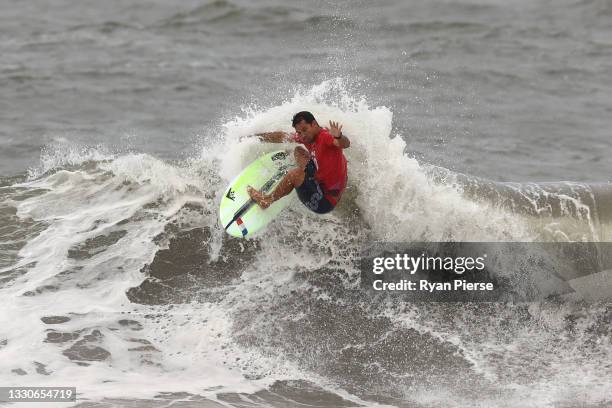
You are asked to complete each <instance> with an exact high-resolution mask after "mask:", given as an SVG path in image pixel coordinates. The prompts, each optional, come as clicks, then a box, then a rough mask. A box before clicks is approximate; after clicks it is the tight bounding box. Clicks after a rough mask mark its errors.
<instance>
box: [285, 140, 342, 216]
mask: <svg viewBox="0 0 612 408" xmlns="http://www.w3.org/2000/svg"><path fill="white" fill-rule="evenodd" d="M291 138H292V140H293V141H295V142H297V143H301V144H303V145H304V146H306V149H308V151H309V152H310V156H311V158H312V160H313V161H314V163H315V166H316V167H317V171H316V173H315V179H316V180H317V181H318V182H319V185H320V186H321V188H322V189H323V195H324V196H325V198H327V199H328V200H329V202H330V203H332V205H334V206H335V205H336V204H337V203H338V201H339V200H340V196H341V195H342V192H343V191H344V187H346V178H347V171H346V158H345V157H344V153H342V149H341V148H340V147H337V146H336V145H334V137H333V136H332V135H331V134H330V133H329V131H328V130H327V129H325V128H321V130H320V131H319V134H318V135H317V136H316V137H315V140H314V142H312V143H304V141H303V140H302V137H301V136H300V135H298V134H297V133H294V134H293V135H292V137H291Z"/></svg>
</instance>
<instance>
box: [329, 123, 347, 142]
mask: <svg viewBox="0 0 612 408" xmlns="http://www.w3.org/2000/svg"><path fill="white" fill-rule="evenodd" d="M329 133H330V134H331V135H332V136H333V137H334V145H335V146H337V147H339V148H341V149H346V148H347V147H349V146H350V145H351V141H350V140H349V139H348V137H346V136H344V135H343V134H342V125H341V124H340V123H339V122H332V121H331V120H330V121H329Z"/></svg>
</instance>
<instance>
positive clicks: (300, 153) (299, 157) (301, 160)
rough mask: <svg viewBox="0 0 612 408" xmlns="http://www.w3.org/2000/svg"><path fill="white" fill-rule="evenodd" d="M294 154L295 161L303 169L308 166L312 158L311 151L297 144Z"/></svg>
mask: <svg viewBox="0 0 612 408" xmlns="http://www.w3.org/2000/svg"><path fill="white" fill-rule="evenodd" d="M293 156H294V157H295V162H296V163H297V165H298V166H299V167H301V168H302V170H303V169H304V168H305V167H306V165H307V164H308V161H309V160H310V153H308V151H307V150H306V149H304V148H303V147H301V146H297V147H296V148H295V149H293Z"/></svg>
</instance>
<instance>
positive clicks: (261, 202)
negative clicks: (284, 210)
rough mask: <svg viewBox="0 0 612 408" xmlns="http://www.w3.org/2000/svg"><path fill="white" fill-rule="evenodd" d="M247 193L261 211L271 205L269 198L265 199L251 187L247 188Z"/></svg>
mask: <svg viewBox="0 0 612 408" xmlns="http://www.w3.org/2000/svg"><path fill="white" fill-rule="evenodd" d="M247 193H249V196H250V197H251V198H252V199H253V200H254V201H255V202H256V203H257V205H259V206H260V207H261V208H263V209H266V208H268V207H269V206H270V204H272V200H271V199H270V197H266V196H265V195H264V194H262V193H260V192H259V191H257V190H255V189H254V188H253V187H251V186H248V187H247Z"/></svg>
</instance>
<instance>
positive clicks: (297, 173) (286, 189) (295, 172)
mask: <svg viewBox="0 0 612 408" xmlns="http://www.w3.org/2000/svg"><path fill="white" fill-rule="evenodd" d="M303 182H304V170H303V169H301V168H299V167H297V168H294V169H291V170H289V172H287V174H285V177H283V179H282V180H281V181H280V183H278V186H276V188H275V189H274V191H273V192H272V194H262V193H261V192H259V191H257V190H255V189H254V188H253V187H251V186H249V187H247V192H248V193H249V196H250V197H251V198H252V199H253V200H255V202H256V203H257V204H259V206H260V207H261V208H268V207H269V206H270V204H272V203H273V202H274V201H277V200H280V199H281V198H283V197H284V196H286V195H287V194H289V193H291V192H292V191H293V189H294V188H295V187H299V186H301V185H302V183H303Z"/></svg>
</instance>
